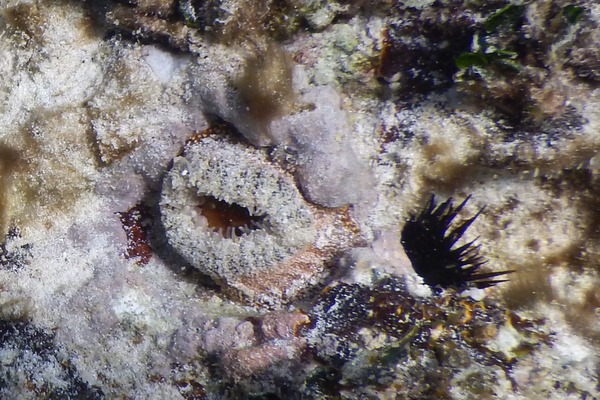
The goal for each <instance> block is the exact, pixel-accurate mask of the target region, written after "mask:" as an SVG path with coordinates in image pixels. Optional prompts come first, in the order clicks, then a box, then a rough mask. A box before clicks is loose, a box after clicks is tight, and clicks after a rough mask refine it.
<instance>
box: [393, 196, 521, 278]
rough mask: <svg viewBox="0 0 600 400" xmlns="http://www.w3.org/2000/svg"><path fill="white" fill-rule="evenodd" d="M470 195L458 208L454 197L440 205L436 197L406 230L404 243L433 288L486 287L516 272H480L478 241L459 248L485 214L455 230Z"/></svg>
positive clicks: (415, 268) (474, 217)
mask: <svg viewBox="0 0 600 400" xmlns="http://www.w3.org/2000/svg"><path fill="white" fill-rule="evenodd" d="M469 198H470V196H469V197H467V198H466V199H465V200H464V201H463V202H462V203H460V204H459V205H458V206H456V207H454V205H453V204H452V198H449V199H447V200H446V201H445V202H443V203H441V204H440V205H437V203H436V201H435V196H434V195H432V196H431V198H430V199H429V202H428V203H427V206H425V208H423V210H422V211H421V213H420V214H419V215H416V216H415V215H413V216H411V218H410V219H409V220H408V221H407V222H406V224H405V225H404V228H403V229H402V237H401V242H402V246H403V247H404V251H405V252H406V255H407V256H408V258H409V259H410V261H411V264H412V266H413V268H414V270H415V272H416V273H417V274H419V276H421V277H422V278H423V281H424V282H425V283H426V284H427V285H429V286H432V287H440V288H449V287H454V288H458V289H461V288H464V287H466V286H469V285H470V286H475V287H477V288H486V287H489V286H493V285H495V284H497V283H500V282H505V280H496V279H494V278H496V277H499V276H503V275H506V274H508V273H510V272H512V271H499V272H489V273H482V272H479V269H480V268H481V266H482V265H483V264H484V263H485V260H484V259H483V257H481V256H480V255H479V246H477V245H475V244H474V243H475V240H472V241H470V242H468V243H465V244H463V245H460V246H458V247H455V245H456V243H457V242H458V240H459V239H460V238H461V237H462V236H463V235H464V233H465V231H466V230H467V229H468V228H469V226H471V224H472V223H473V221H475V219H476V218H477V217H478V216H479V214H481V212H482V211H483V208H482V209H480V210H479V211H478V212H477V214H475V215H474V216H472V217H471V218H469V219H466V220H464V221H463V222H461V223H459V224H457V225H456V226H454V227H452V226H451V225H452V221H454V218H456V216H457V215H458V213H459V212H460V211H461V210H462V209H463V207H464V206H465V204H466V203H467V201H468V200H469Z"/></svg>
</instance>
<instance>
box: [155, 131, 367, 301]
mask: <svg viewBox="0 0 600 400" xmlns="http://www.w3.org/2000/svg"><path fill="white" fill-rule="evenodd" d="M160 208H161V214H162V221H163V224H164V225H165V228H166V232H167V237H168V240H169V243H170V244H171V246H173V247H174V248H175V249H176V250H177V251H178V252H179V253H180V254H181V255H182V256H183V257H184V258H185V259H186V260H187V261H188V262H189V263H191V264H192V265H193V266H194V267H196V268H198V269H199V270H200V271H201V272H203V273H205V274H207V275H209V276H210V277H212V278H213V279H214V280H215V281H216V282H217V283H218V284H220V285H221V286H222V287H223V289H224V290H225V292H227V293H229V294H230V295H233V296H234V297H235V298H237V299H240V300H242V301H244V302H246V303H249V304H266V305H271V306H277V305H280V304H285V303H288V302H289V301H291V300H293V299H294V298H295V297H297V296H299V295H301V294H302V293H304V292H305V291H306V290H307V289H309V288H310V287H313V286H315V285H319V284H322V283H323V282H324V281H325V279H326V278H327V277H328V276H329V274H330V265H331V264H332V262H333V261H335V259H336V258H337V257H339V256H340V255H341V253H342V252H343V251H345V250H347V249H349V248H350V247H352V246H356V245H359V244H361V243H362V242H363V238H362V236H361V234H360V230H359V228H358V226H357V225H356V223H355V222H354V221H353V220H352V218H351V217H350V215H349V210H348V208H347V207H344V208H336V209H324V208H321V207H317V206H315V205H313V204H310V203H308V202H307V201H306V200H305V199H304V198H303V197H302V195H301V193H300V192H299V191H298V189H297V187H296V185H295V183H294V179H293V177H292V176H290V175H289V174H288V173H286V172H285V171H284V170H283V169H281V168H280V167H278V166H277V165H275V164H273V163H271V162H270V161H269V160H268V159H267V156H266V155H265V153H264V152H263V151H262V150H259V149H256V148H253V147H251V146H248V145H245V144H243V143H239V142H236V141H234V140H232V139H229V138H227V137H225V136H223V135H210V136H207V137H204V138H202V139H200V140H195V141H191V142H190V143H189V144H188V145H187V146H186V147H185V149H184V152H183V154H182V155H181V156H178V157H176V158H175V159H174V160H173V166H172V168H171V170H170V171H169V172H168V173H167V175H166V176H165V179H164V182H163V189H162V198H161V204H160Z"/></svg>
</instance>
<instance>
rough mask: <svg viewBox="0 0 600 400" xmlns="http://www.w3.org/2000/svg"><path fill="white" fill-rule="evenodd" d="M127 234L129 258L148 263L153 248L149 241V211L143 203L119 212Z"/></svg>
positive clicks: (139, 263) (139, 262) (141, 263)
mask: <svg viewBox="0 0 600 400" xmlns="http://www.w3.org/2000/svg"><path fill="white" fill-rule="evenodd" d="M117 214H118V215H119V218H120V219H121V223H122V224H123V229H124V230H125V234H126V235H127V253H126V256H127V258H136V259H137V260H136V261H137V263H138V265H146V264H148V262H149V261H150V258H151V257H152V248H151V247H150V243H149V242H148V232H147V231H148V226H149V219H148V212H147V210H146V208H145V207H144V206H143V205H140V204H138V205H136V206H134V207H132V208H130V209H129V210H127V211H125V212H121V213H117Z"/></svg>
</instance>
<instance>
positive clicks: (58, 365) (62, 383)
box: [0, 320, 104, 400]
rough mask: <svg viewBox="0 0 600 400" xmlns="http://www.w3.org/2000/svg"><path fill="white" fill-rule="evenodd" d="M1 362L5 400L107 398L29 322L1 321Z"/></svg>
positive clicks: (0, 380) (0, 381)
mask: <svg viewBox="0 0 600 400" xmlns="http://www.w3.org/2000/svg"><path fill="white" fill-rule="evenodd" d="M0 358H1V359H2V363H1V364H0V397H2V398H36V399H39V398H44V399H67V398H68V399H89V400H93V399H103V398H104V394H103V393H102V391H101V390H100V389H99V388H97V387H93V386H89V385H88V384H87V383H86V382H84V381H83V380H82V379H81V377H80V375H79V373H78V372H77V370H76V368H75V367H74V366H73V365H72V364H71V362H70V361H69V360H68V359H66V357H65V355H64V354H62V352H61V351H60V349H57V348H56V347H55V346H54V343H53V337H52V336H51V335H49V334H48V333H46V332H44V331H43V330H41V329H39V328H37V327H35V326H33V325H31V324H29V323H27V322H24V321H6V320H0ZM17 396H18V397H17Z"/></svg>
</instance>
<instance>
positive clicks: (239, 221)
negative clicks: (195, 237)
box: [196, 194, 271, 239]
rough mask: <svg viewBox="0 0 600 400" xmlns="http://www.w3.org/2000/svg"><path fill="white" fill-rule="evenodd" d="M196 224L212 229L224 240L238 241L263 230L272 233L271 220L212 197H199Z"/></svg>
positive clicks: (263, 215) (245, 208)
mask: <svg viewBox="0 0 600 400" xmlns="http://www.w3.org/2000/svg"><path fill="white" fill-rule="evenodd" d="M197 199H198V202H197V205H196V209H197V212H198V213H197V216H196V223H197V225H199V226H202V227H206V228H208V229H212V231H213V232H216V233H219V234H220V235H221V236H223V238H224V239H236V238H239V237H241V236H245V235H248V234H250V232H252V231H256V230H263V231H266V232H267V233H270V231H271V230H270V223H269V218H268V217H267V215H266V214H264V213H260V214H257V213H256V212H255V211H254V212H253V211H251V210H249V209H248V208H247V207H243V206H241V205H239V204H236V203H228V202H226V201H224V200H219V199H217V198H216V197H214V196H211V195H208V194H206V195H201V196H198V198H197Z"/></svg>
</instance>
